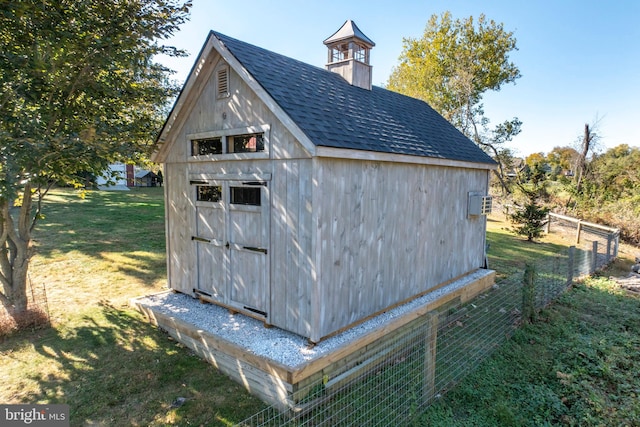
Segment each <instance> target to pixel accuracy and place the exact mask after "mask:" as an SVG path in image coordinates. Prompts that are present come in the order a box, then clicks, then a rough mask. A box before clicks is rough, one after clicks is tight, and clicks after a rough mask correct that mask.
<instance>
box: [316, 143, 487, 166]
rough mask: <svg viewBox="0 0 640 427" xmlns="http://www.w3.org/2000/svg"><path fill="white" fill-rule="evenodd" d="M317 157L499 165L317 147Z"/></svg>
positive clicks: (414, 162) (442, 164) (433, 163)
mask: <svg viewBox="0 0 640 427" xmlns="http://www.w3.org/2000/svg"><path fill="white" fill-rule="evenodd" d="M316 156H317V157H327V158H337V159H349V160H372V161H379V162H394V163H410V164H416V165H430V166H443V167H451V168H463V169H484V170H494V169H497V168H498V165H497V164H492V163H476V162H467V161H462V160H450V159H443V158H438V157H424V156H411V155H408V154H394V153H382V152H378V151H365V150H352V149H345V148H333V147H321V146H320V147H317V149H316Z"/></svg>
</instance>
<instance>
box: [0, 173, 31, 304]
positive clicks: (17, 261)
mask: <svg viewBox="0 0 640 427" xmlns="http://www.w3.org/2000/svg"><path fill="white" fill-rule="evenodd" d="M31 203H32V195H31V186H30V185H29V184H27V185H25V188H24V195H23V198H22V206H21V207H20V208H19V210H18V218H17V226H16V222H15V221H14V218H13V217H12V212H11V211H12V210H13V209H10V208H9V201H8V200H2V199H0V282H1V284H2V293H0V301H1V302H2V304H3V305H4V306H6V307H12V310H11V312H13V313H14V314H20V313H23V312H24V311H25V310H26V308H27V302H28V298H27V279H28V274H27V273H28V271H29V261H30V258H31V229H32V223H33V218H32V212H31Z"/></svg>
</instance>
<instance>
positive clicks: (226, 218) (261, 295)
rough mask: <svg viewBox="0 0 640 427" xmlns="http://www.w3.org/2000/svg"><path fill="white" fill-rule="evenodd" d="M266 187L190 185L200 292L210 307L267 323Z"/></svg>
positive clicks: (213, 182)
mask: <svg viewBox="0 0 640 427" xmlns="http://www.w3.org/2000/svg"><path fill="white" fill-rule="evenodd" d="M267 184H268V182H267V181H251V180H206V181H191V185H192V187H194V192H195V207H196V222H195V230H194V234H193V236H192V240H193V241H194V244H195V245H196V254H197V271H198V278H197V287H196V289H195V290H196V292H197V293H199V294H201V295H204V296H206V297H208V299H210V300H211V301H212V302H215V303H219V304H221V305H225V306H228V307H230V308H232V309H237V310H239V311H243V312H245V313H247V314H251V315H253V316H259V317H263V318H265V320H266V319H267V318H268V302H269V296H270V295H269V277H270V276H269V205H270V203H269V187H268V185H267Z"/></svg>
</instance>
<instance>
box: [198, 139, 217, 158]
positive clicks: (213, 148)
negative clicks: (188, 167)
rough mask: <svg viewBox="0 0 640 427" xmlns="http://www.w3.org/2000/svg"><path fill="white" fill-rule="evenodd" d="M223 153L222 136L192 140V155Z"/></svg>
mask: <svg viewBox="0 0 640 427" xmlns="http://www.w3.org/2000/svg"><path fill="white" fill-rule="evenodd" d="M207 154H222V138H220V137H218V138H207V139H194V140H192V141H191V155H192V156H205V155H207Z"/></svg>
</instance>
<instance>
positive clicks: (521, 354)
mask: <svg viewBox="0 0 640 427" xmlns="http://www.w3.org/2000/svg"><path fill="white" fill-rule="evenodd" d="M540 317H541V320H542V321H540V322H537V323H535V324H530V325H526V326H524V327H522V328H520V329H518V330H517V331H516V332H515V334H514V336H513V337H512V339H511V340H509V341H507V342H506V344H504V345H502V346H501V347H500V349H499V350H497V351H496V352H495V353H494V354H493V355H492V356H491V357H490V358H489V359H487V360H486V361H485V362H484V363H482V365H481V366H480V367H479V369H477V370H476V371H474V372H473V373H472V374H471V375H469V376H468V377H467V378H465V380H464V381H463V382H462V383H460V384H459V385H457V386H456V387H455V388H454V389H452V390H451V391H449V392H448V393H447V395H446V396H445V397H444V399H443V400H442V401H440V402H438V403H437V404H435V405H434V406H433V407H431V408H429V409H428V411H427V413H426V414H425V415H424V416H423V417H422V418H421V419H420V422H417V423H415V424H414V425H429V426H432V425H437V426H447V427H453V426H496V427H497V426H500V427H502V426H531V427H534V426H546V425H566V426H594V427H595V426H603V425H615V426H618V425H619V426H627V425H628V426H635V425H640V406H638V391H639V390H640V371H639V369H640V353H638V351H637V348H638V346H640V334H639V332H640V299H638V298H636V297H631V296H628V295H625V294H624V293H623V292H621V291H620V290H619V289H617V286H616V285H615V283H614V282H611V281H609V280H607V279H603V278H596V279H589V280H587V281H586V283H584V284H581V285H577V286H574V287H573V288H572V289H571V290H570V291H569V292H568V293H567V294H565V295H564V296H562V297H561V298H560V300H559V301H558V302H556V303H555V304H553V305H552V306H550V307H549V308H547V309H545V310H543V311H542V312H541V313H540Z"/></svg>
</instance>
